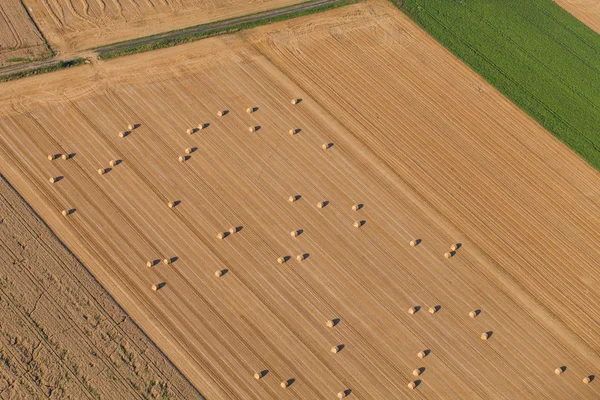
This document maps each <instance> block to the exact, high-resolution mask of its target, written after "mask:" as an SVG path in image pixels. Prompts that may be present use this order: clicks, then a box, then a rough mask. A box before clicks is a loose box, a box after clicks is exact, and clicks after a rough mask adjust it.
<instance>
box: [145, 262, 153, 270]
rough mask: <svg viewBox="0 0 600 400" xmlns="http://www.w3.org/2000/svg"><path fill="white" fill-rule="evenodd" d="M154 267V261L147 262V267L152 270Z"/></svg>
mask: <svg viewBox="0 0 600 400" xmlns="http://www.w3.org/2000/svg"><path fill="white" fill-rule="evenodd" d="M152 266H154V262H153V261H146V267H148V268H151V267H152Z"/></svg>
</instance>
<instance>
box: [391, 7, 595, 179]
mask: <svg viewBox="0 0 600 400" xmlns="http://www.w3.org/2000/svg"><path fill="white" fill-rule="evenodd" d="M390 1H391V2H392V3H393V4H394V5H396V6H397V7H398V8H399V9H401V10H402V11H404V12H405V13H406V14H408V15H409V16H410V17H411V18H412V19H413V20H415V21H416V22H417V23H418V24H419V25H420V26H421V27H422V28H423V29H424V30H425V31H427V32H428V33H429V34H430V35H432V36H433V37H434V38H435V39H436V40H437V41H439V42H440V43H441V44H442V45H444V46H445V47H446V48H448V49H449V50H450V51H451V52H453V53H454V54H455V55H456V56H457V57H458V58H460V59H462V60H463V61H464V62H465V63H466V64H467V65H469V66H470V67H471V68H473V69H474V70H475V71H476V72H477V73H478V74H480V75H481V76H482V77H483V78H484V79H486V80H487V81H488V82H489V83H491V84H492V85H493V86H495V87H496V88H497V89H498V90H500V92H502V93H503V94H504V95H505V96H506V97H508V98H509V99H510V100H512V101H513V102H514V103H515V104H516V105H517V106H519V107H520V108H521V109H523V110H524V111H525V112H526V113H528V114H529V115H530V116H531V117H533V118H534V119H536V120H537V121H538V122H539V123H540V124H541V125H543V126H544V127H545V128H546V129H548V130H549V131H550V132H552V133H553V134H554V135H555V136H556V137H558V138H559V139H560V140H562V141H563V142H564V143H565V144H566V145H567V146H569V147H570V148H571V149H573V150H574V151H575V152H577V153H578V154H579V155H581V157H583V158H584V159H585V160H586V161H587V162H588V163H590V164H591V165H592V166H594V167H595V168H596V169H599V170H600V35H598V34H597V33H595V32H594V31H592V30H591V29H589V28H588V27H587V26H585V25H584V24H583V23H581V22H580V21H579V20H577V19H576V18H574V17H573V16H572V15H570V14H569V13H568V12H566V11H565V10H563V9H562V8H560V7H559V6H558V5H556V4H555V3H554V2H553V1H552V0H526V1H523V0H485V1H481V0H390Z"/></svg>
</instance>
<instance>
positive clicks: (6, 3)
mask: <svg viewBox="0 0 600 400" xmlns="http://www.w3.org/2000/svg"><path fill="white" fill-rule="evenodd" d="M47 51H48V49H47V47H46V44H45V43H44V39H43V38H42V35H41V34H40V32H39V31H38V30H37V28H36V27H35V25H34V24H33V22H32V21H31V19H30V18H29V16H28V15H27V11H26V10H25V8H23V5H22V4H21V2H20V1H19V0H2V1H1V2H0V67H2V66H5V65H7V64H11V63H14V62H19V61H20V59H31V58H36V57H39V56H41V55H43V54H44V53H46V52H47Z"/></svg>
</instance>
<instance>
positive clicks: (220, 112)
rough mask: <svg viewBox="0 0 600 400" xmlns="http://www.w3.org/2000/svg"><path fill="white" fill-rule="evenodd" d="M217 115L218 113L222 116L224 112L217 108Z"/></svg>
mask: <svg viewBox="0 0 600 400" xmlns="http://www.w3.org/2000/svg"><path fill="white" fill-rule="evenodd" d="M217 115H218V116H219V117H222V116H223V115H225V112H223V111H221V110H219V111H217Z"/></svg>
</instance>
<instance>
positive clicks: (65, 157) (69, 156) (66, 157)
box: [60, 153, 71, 160]
mask: <svg viewBox="0 0 600 400" xmlns="http://www.w3.org/2000/svg"><path fill="white" fill-rule="evenodd" d="M60 158H62V159H63V160H68V159H69V158H71V155H70V154H68V153H65V154H61V155H60Z"/></svg>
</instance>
